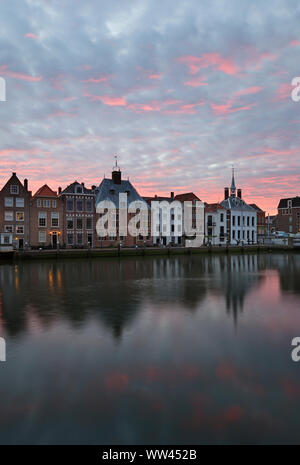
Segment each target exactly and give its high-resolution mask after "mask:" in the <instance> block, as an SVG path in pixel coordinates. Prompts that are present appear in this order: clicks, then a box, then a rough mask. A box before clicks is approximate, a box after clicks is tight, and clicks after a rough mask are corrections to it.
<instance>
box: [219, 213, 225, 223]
mask: <svg viewBox="0 0 300 465" xmlns="http://www.w3.org/2000/svg"><path fill="white" fill-rule="evenodd" d="M220 216H221V218H220V221H221V223H223V221H224V213H221V215H220Z"/></svg>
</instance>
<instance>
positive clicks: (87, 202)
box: [85, 199, 92, 212]
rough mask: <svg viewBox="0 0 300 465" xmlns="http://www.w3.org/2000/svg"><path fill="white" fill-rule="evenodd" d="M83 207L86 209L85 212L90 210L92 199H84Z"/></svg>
mask: <svg viewBox="0 0 300 465" xmlns="http://www.w3.org/2000/svg"><path fill="white" fill-rule="evenodd" d="M85 209H86V211H87V212H91V211H92V201H91V199H87V200H86V201H85Z"/></svg>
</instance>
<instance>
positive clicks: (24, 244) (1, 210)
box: [0, 173, 31, 249]
mask: <svg viewBox="0 0 300 465" xmlns="http://www.w3.org/2000/svg"><path fill="white" fill-rule="evenodd" d="M30 200H31V192H30V191H29V190H28V181H27V179H24V184H22V183H21V181H20V180H19V178H18V177H17V175H16V173H12V176H11V177H10V179H9V180H8V181H7V183H6V184H5V186H4V187H3V188H2V189H1V191H0V231H1V232H3V233H9V234H12V240H13V246H14V247H15V248H17V249H24V248H28V247H29V245H30ZM3 240H4V239H3ZM6 240H7V239H6Z"/></svg>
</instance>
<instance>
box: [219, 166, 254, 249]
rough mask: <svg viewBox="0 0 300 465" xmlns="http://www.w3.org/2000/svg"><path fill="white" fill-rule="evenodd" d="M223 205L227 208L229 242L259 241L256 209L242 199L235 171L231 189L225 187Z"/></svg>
mask: <svg viewBox="0 0 300 465" xmlns="http://www.w3.org/2000/svg"><path fill="white" fill-rule="evenodd" d="M236 192H237V193H236ZM221 205H222V206H223V207H224V208H226V210H227V234H228V237H227V242H228V243H229V244H231V245H243V244H245V245H246V244H255V243H256V242H257V214H256V210H254V208H252V207H251V206H250V205H248V204H247V203H246V202H245V201H244V200H243V199H242V189H236V187H235V179H234V171H233V172H232V182H231V187H230V189H229V188H228V187H225V199H224V200H223V201H222V202H221Z"/></svg>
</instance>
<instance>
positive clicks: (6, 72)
mask: <svg viewBox="0 0 300 465" xmlns="http://www.w3.org/2000/svg"><path fill="white" fill-rule="evenodd" d="M0 73H1V75H2V76H9V77H12V78H14V79H21V80H22V81H30V82H37V81H41V80H42V76H30V75H28V74H22V73H17V72H15V71H10V70H9V69H8V66H7V65H2V66H0Z"/></svg>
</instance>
